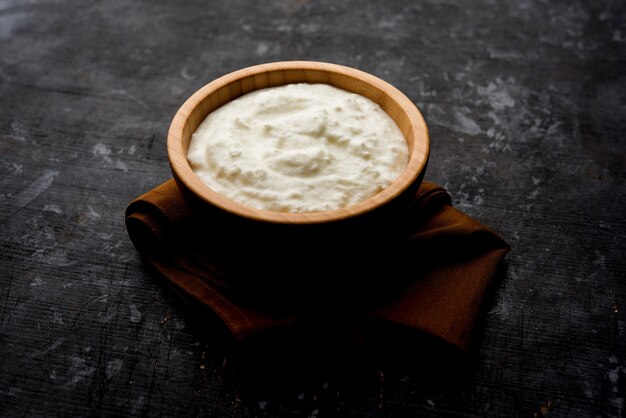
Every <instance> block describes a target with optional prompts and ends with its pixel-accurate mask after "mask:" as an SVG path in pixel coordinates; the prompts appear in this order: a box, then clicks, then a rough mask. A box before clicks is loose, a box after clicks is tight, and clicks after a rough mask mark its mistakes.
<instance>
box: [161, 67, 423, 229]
mask: <svg viewBox="0 0 626 418" xmlns="http://www.w3.org/2000/svg"><path fill="white" fill-rule="evenodd" d="M302 82H304V83H325V84H330V85H333V86H335V87H339V88H341V89H344V90H347V91H350V92H353V93H357V94H360V95H362V96H365V97H367V98H369V99H371V100H372V101H374V102H376V103H377V104H378V105H380V106H381V108H382V109H383V110H384V111H385V112H387V114H389V116H391V118H392V119H393V120H394V121H395V122H396V124H397V125H398V127H399V128H400V130H401V131H402V134H403V135H404V137H405V139H406V142H407V144H408V148H409V161H408V164H407V167H406V168H405V170H404V171H403V173H402V174H401V175H400V177H398V179H397V180H396V181H395V182H393V183H392V184H391V185H390V186H389V187H387V188H386V189H385V190H383V191H381V192H380V193H378V194H376V195H374V196H372V197H371V198H369V199H366V200H364V201H362V202H359V203H357V204H355V205H352V206H349V207H346V208H340V209H336V210H331V211H325V212H309V213H284V212H271V211H264V210H258V209H254V208H250V207H247V206H244V205H241V204H238V203H236V202H234V201H232V200H230V199H228V198H226V197H224V196H223V195H221V194H219V193H217V192H215V191H213V190H212V189H210V188H209V187H208V186H206V185H205V184H204V183H202V181H201V180H200V179H199V178H198V177H197V176H196V175H195V174H194V173H193V171H192V170H191V167H190V166H189V163H188V161H187V150H188V148H189V142H190V140H191V135H192V134H193V132H194V131H195V130H196V129H197V127H198V125H199V124H200V123H201V122H202V121H203V120H204V118H205V117H206V116H207V115H208V114H209V113H210V112H212V111H214V110H215V109H217V108H218V107H220V106H222V105H223V104H225V103H227V102H229V101H231V100H234V99H236V98H237V97H239V96H241V95H243V94H246V93H249V92H251V91H253V90H258V89H263V88H267V87H275V86H280V85H284V84H290V83H302ZM167 148H168V156H169V161H170V166H171V168H172V173H173V175H174V177H175V178H176V180H177V181H178V184H179V185H181V186H182V187H184V188H186V189H187V191H188V192H190V193H192V194H193V195H195V196H197V197H198V198H199V199H201V200H202V201H204V202H206V203H207V204H210V205H213V206H217V207H218V208H221V209H223V210H226V211H227V212H230V213H233V214H235V215H238V216H243V217H246V218H250V219H255V220H259V221H266V222H274V223H289V224H307V223H322V222H330V221H336V220H341V219H345V218H349V217H353V216H356V215H360V214H364V213H366V212H368V211H371V210H372V209H374V208H377V207H380V206H382V205H385V204H387V203H389V202H391V201H393V200H394V199H395V198H397V197H398V196H399V195H400V194H401V193H402V192H403V191H405V190H406V189H407V188H408V187H410V186H411V185H415V182H417V181H420V179H421V177H422V174H423V171H424V170H425V169H426V163H427V161H428V156H429V149H430V147H429V135H428V128H427V127H426V123H425V122H424V118H423V117H422V115H421V113H420V112H419V110H418V109H417V108H416V107H415V105H414V104H413V103H412V102H411V101H410V100H409V99H408V98H407V97H406V96H405V95H404V94H402V93H401V92H400V91H399V90H398V89H396V88H395V87H393V86H392V85H390V84H388V83H386V82H385V81H383V80H381V79H379V78H377V77H374V76H373V75H370V74H367V73H365V72H363V71H359V70H356V69H353V68H349V67H344V66H340V65H336V64H329V63H322V62H311V61H286V62H275V63H269V64H262V65H257V66H254V67H249V68H245V69H242V70H239V71H235V72H233V73H230V74H227V75H225V76H223V77H220V78H218V79H217V80H215V81H213V82H211V83H209V84H207V85H206V86H204V87H203V88H201V89H200V90H198V91H197V92H196V93H195V94H194V95H192V96H191V97H190V98H189V99H188V100H187V101H186V102H185V103H184V104H183V105H182V106H181V108H180V109H179V110H178V112H177V113H176V115H175V116H174V119H173V121H172V124H171V126H170V129H169V134H168V140H167Z"/></svg>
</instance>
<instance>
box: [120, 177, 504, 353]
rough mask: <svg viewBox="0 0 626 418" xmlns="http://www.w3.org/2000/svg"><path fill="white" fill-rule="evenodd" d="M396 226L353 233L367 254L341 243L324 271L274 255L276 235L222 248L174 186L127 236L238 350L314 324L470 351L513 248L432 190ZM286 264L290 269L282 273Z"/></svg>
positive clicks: (131, 215)
mask: <svg viewBox="0 0 626 418" xmlns="http://www.w3.org/2000/svg"><path fill="white" fill-rule="evenodd" d="M394 222H395V223H394V225H396V227H395V229H394V228H391V229H394V231H395V232H394V234H387V235H385V234H382V235H381V234H379V233H378V232H375V231H372V232H371V233H370V232H369V231H367V228H366V227H364V226H363V225H360V226H355V227H354V231H348V232H349V233H348V234H347V235H348V236H349V235H354V236H356V237H357V238H356V239H355V240H354V241H352V242H353V243H357V242H365V244H363V245H361V246H359V245H352V244H346V243H349V242H350V241H349V240H348V241H346V237H345V236H344V237H343V238H341V239H338V241H340V242H341V244H338V245H337V246H335V247H332V248H333V249H332V252H333V254H335V256H334V257H330V258H332V261H329V262H327V263H325V262H324V261H323V260H320V258H327V257H325V256H318V255H316V256H313V257H310V256H309V255H308V254H304V255H302V256H301V257H299V258H298V256H297V255H295V254H296V253H297V252H293V253H289V255H288V256H287V257H283V258H281V255H278V256H277V255H276V253H275V252H272V247H273V244H274V242H273V241H272V237H271V236H270V235H271V234H268V235H267V236H258V235H259V234H258V233H257V232H252V233H251V235H252V234H254V235H256V236H254V237H250V242H253V243H254V244H250V242H247V241H248V240H246V238H245V236H246V235H245V228H246V226H245V225H242V226H241V228H242V229H244V231H236V232H237V234H235V236H236V237H237V238H236V239H233V240H230V241H228V240H224V237H225V236H226V235H227V233H226V234H225V233H224V231H220V225H219V224H220V220H217V219H216V220H214V219H211V217H210V216H208V217H207V216H206V215H205V214H203V215H202V219H201V216H200V215H197V214H194V213H193V212H192V211H191V209H190V208H189V207H188V205H187V204H186V203H185V200H184V199H183V197H182V196H181V194H180V192H179V190H178V188H177V186H176V183H175V182H174V180H169V181H166V182H165V183H163V184H161V185H160V186H158V187H156V188H155V189H153V190H151V191H149V192H148V193H146V194H144V195H142V196H140V197H139V198H137V199H136V200H134V201H133V202H132V203H131V204H130V205H129V206H128V209H127V210H126V226H127V229H128V234H129V236H130V238H131V240H132V241H133V243H134V244H135V247H137V250H138V251H139V252H140V253H141V255H142V256H143V257H144V258H145V260H146V261H147V263H148V264H149V265H150V266H152V267H154V268H155V269H156V270H157V271H158V273H160V275H162V276H163V277H164V278H165V279H166V282H167V283H169V284H171V285H172V288H173V290H175V291H176V293H178V294H179V295H180V296H182V297H183V299H185V300H187V301H188V302H190V303H191V304H193V305H195V306H196V307H198V306H199V307H202V308H209V310H205V311H207V312H213V313H214V314H215V315H216V316H217V317H218V318H219V319H220V320H221V321H222V322H223V323H224V325H225V326H226V327H227V329H228V330H229V331H230V332H231V333H232V335H233V337H234V338H235V340H238V341H246V340H252V339H254V338H255V337H258V336H262V335H275V334H276V333H278V332H281V331H287V330H290V329H291V330H293V329H296V328H297V327H298V326H299V324H301V323H304V322H307V323H311V322H315V321H316V320H318V319H319V320H320V322H324V321H326V323H333V324H334V325H337V324H343V323H344V322H345V324H346V326H349V324H350V325H354V324H355V323H358V324H359V327H360V329H370V328H371V329H378V330H381V331H382V332H383V334H385V335H388V334H389V333H393V332H395V330H398V331H399V332H400V333H401V334H402V335H403V336H405V337H406V338H410V336H411V334H416V335H417V334H424V333H426V334H428V335H430V336H434V337H436V339H440V340H441V341H443V342H445V343H448V344H451V345H452V346H454V347H458V348H460V349H461V350H464V351H465V350H467V349H468V347H469V344H470V340H471V336H472V333H473V330H474V328H475V325H476V323H477V321H478V320H479V317H480V312H481V303H482V301H483V299H484V297H485V294H486V293H487V290H488V287H489V285H490V284H491V282H492V281H493V279H494V277H495V276H496V271H497V268H498V266H499V264H500V262H501V261H502V259H503V258H504V256H505V254H506V253H507V252H508V251H509V246H508V245H507V244H506V243H505V242H504V241H503V240H502V239H501V238H499V237H498V236H497V235H496V234H495V233H494V232H493V231H491V230H490V229H489V228H487V227H485V226H484V225H482V224H480V223H478V222H476V221H474V220H473V219H471V218H469V217H468V216H466V215H465V214H463V213H462V212H460V211H459V210H457V209H455V208H454V207H452V206H451V200H450V196H449V195H448V194H447V193H446V192H445V190H443V189H442V188H441V187H439V186H437V185H435V184H433V183H429V182H424V183H423V184H422V185H421V187H420V189H419V191H418V193H417V195H416V196H415V199H414V200H413V202H412V203H411V205H410V206H409V207H408V208H407V209H406V211H405V212H403V214H402V215H401V216H397V219H395V220H394ZM229 228H232V225H231V226H229ZM242 232H243V233H242ZM344 234H345V231H344ZM242 237H243V238H242ZM363 237H369V239H363ZM348 238H349V237H348ZM328 240H329V241H333V240H334V237H329V238H328ZM342 240H343V241H342ZM264 242H266V243H267V245H264V244H263V243H264ZM316 245H317V244H316ZM318 246H319V245H318ZM351 248H358V249H357V250H354V251H353V250H351ZM336 253H340V254H336ZM272 254H273V255H274V256H273V257H272ZM287 258H288V259H290V260H295V261H291V262H289V263H287V265H288V266H289V267H288V268H282V267H281V265H282V264H281V263H282V262H281V260H283V261H284V259H287ZM311 258H314V259H313V260H312V259H311ZM338 263H339V264H338ZM329 278H330V279H329ZM303 318H304V319H303ZM344 318H350V320H347V321H344ZM403 338H404V337H403Z"/></svg>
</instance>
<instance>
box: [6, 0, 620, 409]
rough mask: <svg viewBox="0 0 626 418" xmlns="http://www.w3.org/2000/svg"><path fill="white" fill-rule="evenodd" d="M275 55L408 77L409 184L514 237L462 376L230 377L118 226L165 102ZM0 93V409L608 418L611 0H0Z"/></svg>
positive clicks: (162, 128) (615, 372)
mask: <svg viewBox="0 0 626 418" xmlns="http://www.w3.org/2000/svg"><path fill="white" fill-rule="evenodd" d="M292 59H311V60H319V61H329V62H335V63H340V64H345V65H349V66H352V67H356V68H359V69H362V70H365V71H368V72H370V73H372V74H375V75H377V76H379V77H381V78H383V79H385V80H386V81H388V82H390V83H392V84H393V85H395V86H396V87H398V88H399V89H400V90H402V91H403V92H405V93H406V94H407V96H409V97H410V98H411V99H412V100H413V101H414V102H415V103H416V104H417V105H418V107H419V108H420V109H421V110H422V112H423V113H424V116H425V118H426V120H427V123H428V124H429V127H430V132H431V139H432V148H431V150H432V156H431V160H430V166H429V169H428V173H427V178H428V179H430V180H432V181H436V182H439V183H440V184H443V185H445V187H446V188H447V189H448V190H449V192H450V193H451V195H452V197H453V200H454V204H455V205H456V206H457V207H459V208H461V209H462V210H464V211H465V212H466V213H468V214H470V215H471V216H473V217H475V218H476V219H478V220H480V221H481V222H483V223H485V224H487V225H490V226H492V227H493V228H494V229H495V230H497V231H498V232H499V233H500V234H501V235H502V236H503V237H504V238H505V239H506V240H507V241H508V242H509V243H510V244H511V245H512V247H513V249H512V252H511V253H510V254H509V255H508V257H507V262H506V266H505V270H504V273H503V275H502V278H501V280H500V281H499V284H498V286H497V289H496V290H495V295H494V297H493V300H491V301H490V302H489V306H487V307H486V315H485V321H484V323H483V324H482V326H481V331H480V332H479V334H478V335H477V339H476V348H475V352H474V353H472V356H471V360H470V363H471V364H470V367H469V368H468V370H458V372H455V371H454V370H452V371H446V372H445V373H444V372H443V371H442V373H441V374H440V375H439V376H436V375H437V372H436V371H435V376H433V372H432V371H430V372H429V373H422V371H421V369H420V367H415V365H414V364H409V363H410V361H408V362H407V360H403V361H402V362H390V363H387V364H386V365H385V366H379V365H378V363H370V362H369V361H367V359H363V360H362V361H361V360H359V361H355V362H353V363H351V364H350V365H346V364H344V363H341V362H338V363H336V364H334V363H328V364H326V367H321V368H320V369H319V370H317V371H316V372H315V373H311V374H310V375H302V376H300V377H299V378H296V377H294V378H293V380H286V381H283V382H282V383H283V384H284V385H282V386H279V387H277V388H275V389H273V390H269V389H268V388H267V387H266V385H265V383H264V381H265V380H267V381H269V380H271V377H273V376H257V378H258V381H257V382H256V385H257V386H256V387H255V385H254V384H248V385H247V386H246V388H245V390H244V389H243V387H242V386H241V384H240V383H239V382H238V380H237V379H234V378H232V376H229V373H228V371H227V370H228V367H225V366H224V360H223V359H224V354H223V353H222V350H221V349H220V348H218V347H219V346H220V343H219V341H218V339H217V336H216V334H214V333H212V332H210V331H207V329H205V327H204V326H203V324H202V322H199V321H197V320H195V319H192V317H191V315H189V314H188V313H187V311H186V310H185V309H184V308H183V307H182V306H181V305H179V304H178V303H177V301H176V300H175V299H174V298H173V296H171V295H170V293H169V292H168V291H167V290H166V289H165V288H163V287H162V285H161V283H160V282H159V281H158V280H157V277H156V276H155V275H154V274H152V273H151V272H150V271H149V270H148V269H147V268H146V267H145V265H144V264H143V263H142V260H141V259H140V257H139V256H138V254H137V252H136V251H135V248H134V247H133V245H132V244H131V242H130V241H129V239H128V236H127V234H126V231H125V228H124V217H123V212H124V209H125V207H126V205H127V203H128V202H129V201H130V200H131V199H133V198H134V197H136V196H138V195H139V194H141V193H143V192H145V191H147V190H148V189H150V188H152V187H153V186H155V185H157V184H159V183H160V182H162V181H164V180H166V179H167V178H168V177H170V171H169V167H168V163H167V156H166V150H165V141H166V133H167V129H168V125H169V122H170V120H171V118H172V116H173V115H174V113H175V111H176V109H177V108H178V106H180V105H181V104H182V102H183V101H184V100H185V99H186V98H187V97H188V96H189V95H190V94H191V93H193V92H194V91H195V90H196V89H198V88H199V87H200V86H202V85H204V84H206V83H207V82H209V81H211V80H213V79H214V78H216V77H218V76H220V75H222V74H225V73H227V72H229V71H232V70H235V69H239V68H242V67H246V66H249V65H253V64H257V63H261V62H268V61H277V60H292ZM0 105H1V106H0V110H1V111H0V184H1V187H0V248H1V253H0V312H1V313H0V415H2V416H42V415H49V416H56V415H59V416H87V415H89V416H91V415H141V416H157V415H163V416H173V415H181V416H188V415H201V416H205V415H208V416H215V417H221V416H282V415H289V416H299V415H302V416H317V417H322V416H333V415H338V416H354V417H363V416H418V415H433V416H434V415H464V416H483V415H486V416H545V415H550V416H573V417H583V416H614V417H619V416H624V414H625V411H624V397H625V395H626V355H625V354H626V344H625V338H624V332H625V327H626V324H625V322H624V309H626V308H625V302H626V301H625V299H624V296H625V295H626V282H625V280H626V278H625V275H626V266H625V261H624V255H625V253H626V245H625V244H624V236H625V228H626V224H625V216H624V214H625V213H626V208H625V206H624V200H625V193H624V192H625V184H626V183H625V180H626V176H625V174H626V169H625V150H626V144H625V140H626V137H625V135H624V129H626V11H625V4H624V2H623V1H620V0H615V1H598V2H585V1H576V2H569V1H555V2H547V1H546V2H543V1H520V2H513V1H511V2H504V1H503V2H497V1H490V0H477V1H466V2H461V1H456V0H451V1H447V2H439V1H432V2H400V1H393V2H382V1H380V2H372V1H369V2H357V1H345V2H332V1H316V2H313V1H306V0H293V1H291V0H285V1H279V0H276V1H267V2H243V1H233V2H198V1H196V2H180V3H176V2H171V1H159V2H157V1H145V2H131V1H124V0H111V1H99V2H94V1H62V2H61V1H37V0H35V1H29V2H23V1H19V0H8V1H3V2H1V3H0ZM313 360H314V359H310V358H303V359H302V360H301V361H302V362H303V363H307V362H309V361H313ZM421 360H423V359H421ZM417 363H418V364H419V362H417ZM270 374H271V373H270ZM437 377H439V378H437ZM266 378H267V379H266ZM285 379H287V378H285ZM274 380H275V379H274Z"/></svg>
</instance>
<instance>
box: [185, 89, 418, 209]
mask: <svg viewBox="0 0 626 418" xmlns="http://www.w3.org/2000/svg"><path fill="white" fill-rule="evenodd" d="M187 159H188V161H189V164H190V165H191V168H192V169H193V171H194V172H195V173H196V175H197V176H198V177H199V178H200V180H202V182H204V183H205V184H206V185H207V186H209V187H210V188H211V189H213V190H214V191H216V192H218V193H220V194H222V195H224V196H226V197H228V198H230V199H232V200H233V201H235V202H238V203H240V204H242V205H245V206H249V207H253V208H257V209H264V210H270V211H276V212H318V211H325V210H331V209H338V208H342V207H347V206H351V205H353V204H355V203H358V202H360V201H362V200H365V199H367V198H368V197H371V196H373V195H375V194H376V193H378V192H380V191H381V190H383V189H384V188H386V187H387V186H389V185H390V184H391V183H392V182H393V181H394V180H395V179H396V178H398V176H399V175H400V174H401V173H402V171H403V170H404V168H405V167H406V165H407V162H408V148H407V144H406V141H405V139H404V136H403V135H402V133H401V132H400V129H399V128H398V126H397V125H396V124H395V122H394V121H393V120H392V119H391V118H390V117H389V115H387V113H385V111H383V110H382V109H381V108H380V106H378V105H377V104H376V103H374V102H373V101H371V100H369V99H367V98H365V97H363V96H360V95H358V94H354V93H349V92H347V91H344V90H341V89H338V88H336V87H332V86H330V85H327V84H288V85H286V86H280V87H273V88H267V89H263V90H257V91H254V92H252V93H249V94H246V95H244V96H241V97H239V98H238V99H236V100H233V101H231V102H228V103H227V104H225V105H224V106H222V107H220V108H218V109H217V110H215V111H214V112H212V113H210V114H209V115H208V116H207V117H206V119H205V120H204V121H203V122H202V123H201V124H200V126H198V129H197V130H196V131H195V133H194V134H193V135H192V137H191V143H190V145H189V152H188V154H187Z"/></svg>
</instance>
